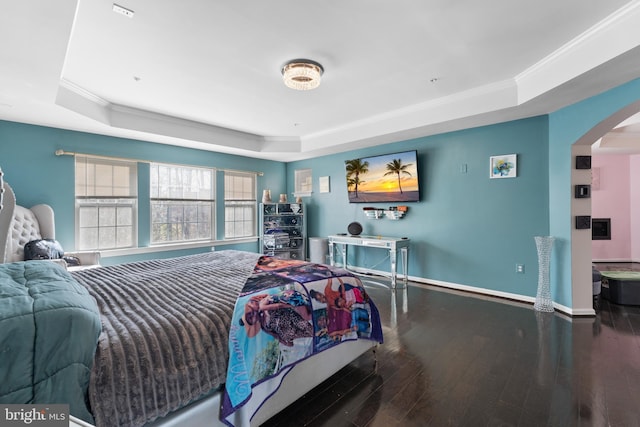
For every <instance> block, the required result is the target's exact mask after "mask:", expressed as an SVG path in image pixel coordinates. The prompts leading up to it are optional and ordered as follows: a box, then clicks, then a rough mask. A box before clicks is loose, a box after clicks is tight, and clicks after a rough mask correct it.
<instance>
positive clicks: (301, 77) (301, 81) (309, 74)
mask: <svg viewBox="0 0 640 427" xmlns="http://www.w3.org/2000/svg"><path fill="white" fill-rule="evenodd" d="M322 73H324V68H322V65H320V64H318V63H317V62H315V61H311V60H309V59H294V60H292V61H289V62H287V63H286V64H284V66H283V67H282V79H283V80H284V84H285V85H287V87H290V88H291V89H296V90H310V89H315V88H317V87H318V86H320V77H322Z"/></svg>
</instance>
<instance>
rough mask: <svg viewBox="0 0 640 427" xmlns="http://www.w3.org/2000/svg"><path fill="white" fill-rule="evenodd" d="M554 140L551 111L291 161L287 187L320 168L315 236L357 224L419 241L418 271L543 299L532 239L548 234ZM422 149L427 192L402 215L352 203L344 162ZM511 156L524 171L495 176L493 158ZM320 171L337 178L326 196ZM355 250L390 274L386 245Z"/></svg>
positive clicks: (311, 228) (310, 202) (311, 207)
mask: <svg viewBox="0 0 640 427" xmlns="http://www.w3.org/2000/svg"><path fill="white" fill-rule="evenodd" d="M547 137H548V122H547V118H546V117H535V118H531V119H527V120H519V121H513V122H508V123H503V124H497V125H492V126H485V127H480V128H474V129H466V130H463V131H459V132H452V133H447V134H442V135H435V136H431V137H425V138H419V139H415V140H411V141H404V142H399V143H394V144H388V145H384V146H379V147H375V148H370V149H363V150H357V151H351V152H348V153H340V154H336V155H331V156H325V157H320V158H315V159H312V160H306V161H299V162H292V163H289V164H288V165H287V177H288V179H287V182H288V183H289V191H288V192H289V193H291V192H293V182H294V173H295V170H296V169H304V168H312V171H313V194H312V196H311V197H309V198H305V202H306V203H307V213H308V221H307V226H308V233H309V236H326V235H328V234H335V233H339V232H346V230H347V225H348V224H349V223H350V222H352V221H358V222H360V223H361V224H362V225H363V227H364V232H363V234H372V235H384V236H394V237H403V236H406V237H409V238H410V239H411V242H412V243H411V248H410V257H409V274H410V275H412V276H416V277H422V278H428V279H435V280H441V281H445V282H451V283H456V284H462V285H469V286H475V287H481V288H486V289H491V290H494V291H500V292H508V293H516V294H523V295H528V296H535V292H536V289H537V255H536V249H535V243H534V240H533V237H534V236H536V235H547V234H548V233H549V214H548V213H549V192H548V188H549V185H548V184H549V183H548V169H547V165H548V140H547ZM414 149H415V150H417V151H418V168H419V174H420V192H421V196H420V202H418V203H409V204H407V205H408V206H409V212H408V213H407V215H406V216H405V217H404V218H403V219H401V220H397V221H393V220H389V219H386V218H385V219H380V220H371V219H366V218H365V216H364V214H363V212H362V207H363V206H377V207H382V208H388V205H387V204H364V205H363V204H349V202H348V200H347V188H346V180H345V170H344V162H345V160H349V159H353V158H359V157H365V156H372V155H377V154H389V153H393V152H395V151H406V150H414ZM502 154H517V155H518V167H517V177H516V178H513V179H490V178H489V157H490V156H494V155H502ZM465 165H466V173H465V172H463V170H464V167H465ZM320 176H329V177H330V181H331V192H330V193H319V188H318V178H319V177H320ZM355 256H356V257H357V258H358V259H357V262H358V263H359V264H360V265H362V266H364V267H370V268H374V269H379V270H385V269H386V270H387V271H388V261H386V260H384V258H385V256H386V253H385V251H380V250H375V249H369V250H360V251H359V253H358V254H356V255H355ZM516 263H521V264H525V274H516V271H515V266H516Z"/></svg>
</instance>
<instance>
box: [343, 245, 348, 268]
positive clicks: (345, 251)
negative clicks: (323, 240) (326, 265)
mask: <svg viewBox="0 0 640 427" xmlns="http://www.w3.org/2000/svg"><path fill="white" fill-rule="evenodd" d="M342 268H344V269H345V270H346V269H347V244H346V243H343V244H342Z"/></svg>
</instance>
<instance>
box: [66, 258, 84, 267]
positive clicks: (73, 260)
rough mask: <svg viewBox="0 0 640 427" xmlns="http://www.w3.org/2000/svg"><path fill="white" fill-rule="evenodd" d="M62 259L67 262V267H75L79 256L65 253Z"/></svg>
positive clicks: (78, 261)
mask: <svg viewBox="0 0 640 427" xmlns="http://www.w3.org/2000/svg"><path fill="white" fill-rule="evenodd" d="M62 259H63V260H64V261H65V262H66V263H67V265H68V266H69V267H77V266H79V265H80V258H78V257H77V256H71V255H65V256H63V257H62Z"/></svg>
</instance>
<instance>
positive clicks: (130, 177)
mask: <svg viewBox="0 0 640 427" xmlns="http://www.w3.org/2000/svg"><path fill="white" fill-rule="evenodd" d="M82 163H84V165H85V167H84V177H83V178H82V181H79V180H80V179H81V177H80V174H79V164H82ZM89 164H91V165H93V177H90V175H89V169H90V168H89ZM98 165H100V166H103V167H104V166H109V167H111V168H112V171H111V181H112V182H111V185H110V186H109V189H110V192H111V194H104V193H102V194H99V193H101V192H100V191H99V189H102V190H104V189H105V185H104V183H102V185H100V183H99V181H100V179H98V177H97V175H98V170H97V169H98V167H97V166H98ZM116 167H120V168H122V167H125V168H126V169H128V174H127V178H126V181H127V182H128V185H127V189H128V191H127V193H128V194H115V193H118V192H119V191H118V189H123V186H122V185H121V184H120V185H114V184H115V181H116V180H118V179H119V180H122V179H123V177H124V176H120V175H118V174H116V169H115V168H116ZM116 175H118V176H116ZM79 190H80V191H79ZM79 193H80V194H79ZM74 205H75V206H74V214H75V224H74V229H75V247H76V248H77V249H78V250H81V251H83V250H99V251H107V250H121V249H131V248H137V247H138V205H139V200H138V163H137V162H135V161H131V160H122V159H114V158H105V157H100V156H90V155H76V156H75V159H74ZM114 207H115V209H116V214H115V218H114V219H115V225H113V226H111V225H103V226H102V227H101V224H100V218H101V216H100V210H101V209H107V208H114ZM119 207H123V208H127V209H131V217H130V221H131V223H130V224H123V225H121V227H119V224H118V218H119V216H118V212H117V209H118V208H119ZM83 208H97V219H96V221H97V223H96V224H95V225H93V226H89V225H87V224H86V223H84V224H83V223H81V220H82V217H83V214H82V210H83ZM109 227H113V228H115V236H114V240H115V242H116V243H115V246H101V244H100V242H101V238H100V236H101V228H103V229H106V228H109ZM89 228H95V229H96V232H97V236H96V239H97V245H95V246H94V245H86V246H85V245H84V244H83V234H84V233H85V232H86V231H83V230H86V229H89ZM119 229H120V230H123V229H129V232H130V244H128V245H122V246H118V244H117V242H118V231H119Z"/></svg>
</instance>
